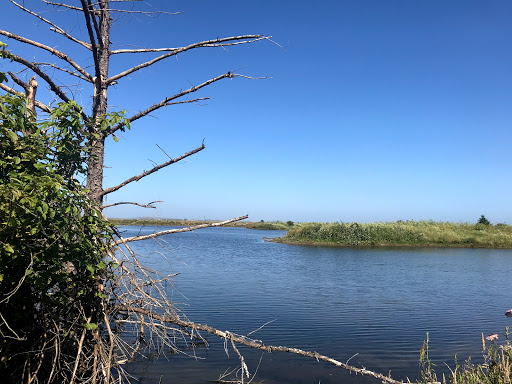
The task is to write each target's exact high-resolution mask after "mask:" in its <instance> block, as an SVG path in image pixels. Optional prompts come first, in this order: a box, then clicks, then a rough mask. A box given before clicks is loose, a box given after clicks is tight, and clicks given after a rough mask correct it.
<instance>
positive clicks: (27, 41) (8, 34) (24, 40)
mask: <svg viewBox="0 0 512 384" xmlns="http://www.w3.org/2000/svg"><path fill="white" fill-rule="evenodd" d="M0 35H4V36H6V37H8V38H10V39H14V40H17V41H19V42H21V43H25V44H30V45H33V46H34V47H37V48H41V49H44V50H45V51H48V52H50V53H51V54H52V55H55V56H57V57H58V58H59V59H61V60H64V61H65V62H66V63H68V64H69V65H71V66H72V67H73V68H75V69H76V70H77V71H78V72H80V73H81V74H82V75H83V76H84V77H85V78H86V79H85V80H86V81H89V82H92V76H91V75H90V74H89V73H87V72H86V71H85V70H84V69H83V68H82V67H80V66H79V65H78V64H77V63H76V62H75V61H74V60H72V59H71V58H70V57H69V56H68V55H67V54H65V53H64V52H61V51H59V50H58V49H55V48H52V47H49V46H47V45H45V44H41V43H38V42H37V41H33V40H30V39H27V38H25V37H22V36H18V35H15V34H14V33H11V32H8V31H4V30H0Z"/></svg>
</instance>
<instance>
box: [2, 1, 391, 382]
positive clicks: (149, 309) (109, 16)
mask: <svg viewBox="0 0 512 384" xmlns="http://www.w3.org/2000/svg"><path fill="white" fill-rule="evenodd" d="M9 1H10V3H11V4H12V5H13V6H15V7H17V8H18V9H19V10H20V11H22V12H26V13H28V14H30V15H32V16H33V17H35V18H37V19H38V20H39V21H40V22H41V23H44V24H46V25H48V26H49V28H50V30H51V31H53V32H55V33H56V34H58V35H60V36H61V37H63V38H65V39H68V40H70V41H71V42H73V43H75V44H77V45H78V46H79V47H80V48H81V49H82V48H83V49H86V50H87V51H88V52H90V57H91V61H92V66H91V67H92V69H93V70H92V71H90V70H89V67H86V66H83V65H81V64H79V63H78V61H77V60H74V59H73V58H72V57H71V54H70V53H66V52H62V51H60V50H58V49H56V48H53V47H51V46H49V45H47V44H44V43H41V42H38V41H35V40H33V39H30V38H27V37H24V36H21V35H19V34H17V33H13V32H10V31H5V30H0V35H3V36H5V37H7V38H9V39H13V40H16V41H17V42H19V43H22V44H27V45H30V46H32V47H35V48H38V49H40V50H42V51H46V52H48V53H50V54H52V55H53V56H55V57H56V58H57V59H58V61H57V62H55V63H42V62H40V63H35V62H32V61H29V60H28V59H26V58H23V57H21V56H18V55H16V54H12V55H11V59H12V61H14V62H16V63H18V64H19V65H21V66H22V67H24V68H25V69H26V70H28V71H29V73H33V74H34V76H33V77H32V79H31V80H30V81H29V83H28V84H27V83H25V82H23V81H22V80H20V79H19V78H18V77H17V76H16V74H14V73H12V72H11V73H9V75H10V76H11V78H12V79H13V81H14V82H15V83H16V84H17V85H18V86H19V87H21V88H22V89H23V92H21V91H18V90H16V89H14V88H12V87H9V86H6V85H4V84H0V89H2V90H3V91H4V92H8V93H12V94H24V95H26V96H27V98H28V99H29V100H30V101H29V109H30V110H32V113H33V115H34V116H35V115H36V114H35V108H38V109H40V110H42V111H43V112H46V113H49V112H50V111H51V106H49V105H46V104H45V103H43V102H41V101H38V100H37V99H36V98H35V91H36V87H37V82H36V76H38V78H39V79H41V80H42V81H43V82H44V83H45V84H46V86H47V87H48V88H49V89H50V90H51V92H52V93H53V94H54V96H55V98H56V99H58V100H61V101H63V102H69V101H71V100H72V96H69V95H68V93H67V92H66V91H65V90H64V87H62V86H60V85H59V84H60V83H58V82H57V80H56V79H54V78H52V77H50V76H49V75H48V73H47V69H48V68H51V69H56V70H58V71H59V73H60V74H62V76H69V77H71V78H73V79H75V80H78V81H79V82H81V83H88V84H92V86H93V94H92V107H91V110H90V111H89V112H82V117H83V119H84V121H86V122H87V125H86V126H87V129H88V130H89V132H90V133H91V134H93V135H94V137H95V138H94V139H93V140H92V142H91V143H90V145H91V147H92V153H91V156H90V158H89V160H88V164H87V165H88V167H87V168H88V174H87V187H88V189H89V190H90V198H91V199H92V200H94V201H95V202H96V203H97V205H98V207H101V208H106V207H110V206H114V205H119V204H132V205H137V206H140V207H144V208H154V205H153V203H155V202H152V203H148V204H141V203H137V202H118V203H114V204H110V205H103V198H104V197H105V196H106V195H108V194H110V193H113V192H115V191H118V190H119V189H121V188H123V187H124V186H126V185H128V184H129V183H131V182H133V181H138V180H140V179H142V178H144V177H146V176H149V175H151V174H153V173H155V172H157V171H160V170H162V169H163V168H166V167H168V166H170V165H171V164H175V163H177V162H179V161H181V160H183V159H185V158H187V157H189V156H192V155H194V154H196V153H198V152H200V151H202V150H203V149H204V148H205V145H204V143H203V144H202V145H201V146H199V147H197V148H195V149H193V150H190V151H188V152H186V153H184V154H183V155H181V156H178V157H176V158H170V157H169V160H168V161H166V162H164V163H162V164H159V165H155V166H154V167H153V168H152V169H150V170H148V171H145V172H143V173H141V174H139V175H134V176H132V177H130V178H128V179H126V180H125V181H123V182H121V183H119V184H118V185H115V186H110V187H108V188H104V187H103V179H104V178H103V168H104V152H105V140H106V139H107V138H108V137H109V136H111V135H114V134H115V133H116V132H117V131H118V130H123V129H125V128H126V127H127V125H129V124H130V123H133V122H135V121H137V120H139V119H141V118H144V117H146V116H148V115H149V114H150V113H153V112H155V111H157V110H159V109H161V108H163V107H167V106H171V105H180V104H186V103H193V102H197V101H199V100H206V99H208V98H206V97H197V98H194V99H190V100H187V99H186V97H187V96H188V95H191V94H193V93H195V92H197V91H199V90H201V89H203V88H206V87H208V86H210V85H212V84H214V83H216V82H219V81H222V80H224V79H233V78H237V77H242V78H251V77H249V76H245V75H243V74H239V73H234V72H231V71H227V72H225V73H221V74H219V75H217V76H215V77H212V78H209V79H206V80H204V81H203V82H202V83H200V84H197V85H194V86H191V87H190V88H188V89H185V90H180V91H179V92H176V93H174V94H171V95H168V96H166V97H165V98H163V99H162V100H161V101H159V102H156V103H154V104H152V105H149V106H146V107H144V109H142V110H141V111H140V112H138V113H135V114H134V115H132V116H129V117H127V118H126V119H125V120H124V121H122V122H120V123H118V124H116V125H115V126H112V127H109V128H108V129H104V128H102V124H101V123H102V118H103V117H104V116H105V115H106V114H107V112H108V111H109V106H108V91H109V88H110V87H111V86H113V85H114V84H117V83H119V82H121V81H123V80H124V79H125V78H126V77H127V76H128V75H130V74H133V73H135V72H138V71H141V70H143V69H145V68H148V67H151V66H152V65H154V64H156V63H158V62H160V61H163V60H167V59H169V58H171V57H174V56H176V55H178V54H184V53H186V52H189V51H193V50H197V49H200V48H219V47H221V48H222V47H229V46H239V45H245V44H251V43H255V42H258V41H261V40H269V39H270V37H268V36H263V35H259V34H247V35H236V36H228V37H220V38H215V39H206V40H203V41H199V42H196V43H192V44H188V45H184V46H178V47H163V48H138V49H112V48H111V44H112V43H111V35H110V31H111V26H112V20H113V15H115V14H133V13H139V14H142V15H146V16H154V15H155V13H153V12H147V11H144V10H137V9H133V8H131V9H130V8H129V7H130V6H133V3H137V2H138V0H96V1H91V0H80V1H79V3H77V2H75V3H73V4H67V3H65V2H54V1H48V0H42V2H43V3H45V4H47V5H49V6H51V7H55V8H58V9H64V10H66V11H69V12H76V13H78V14H79V15H80V17H81V18H82V19H83V22H84V24H85V27H86V28H85V30H86V31H87V38H86V39H82V38H79V37H75V36H72V34H71V33H69V32H67V31H66V30H65V29H64V28H62V27H60V26H58V25H57V24H56V23H54V22H52V21H51V20H49V19H47V18H45V17H43V16H41V15H40V14H38V13H37V12H34V11H33V10H30V9H28V8H27V7H25V5H24V2H23V3H22V4H20V3H18V2H16V1H14V0H9ZM113 3H116V8H113V7H112V4H113ZM167 14H172V13H170V12H163V11H162V12H157V13H156V15H167ZM147 53H160V55H159V56H157V57H155V58H152V59H149V60H146V59H144V58H141V60H140V63H139V64H137V65H135V66H133V67H131V68H127V69H125V70H123V71H121V72H119V73H116V74H111V73H110V72H109V69H110V58H111V57H112V56H113V55H124V54H135V55H139V56H140V55H145V54H147ZM245 218H247V216H240V217H237V218H233V219H230V220H226V221H222V222H218V223H208V224H203V225H197V226H192V227H188V228H183V229H171V230H167V231H161V232H158V233H155V234H151V235H147V236H136V237H131V238H126V239H125V238H123V237H122V236H121V235H120V234H119V233H117V240H115V241H113V243H112V244H110V247H109V250H108V251H107V254H106V255H105V257H106V259H107V260H108V261H111V262H112V268H113V270H112V274H113V275H112V276H115V278H111V279H106V280H98V281H97V290H98V293H99V294H100V295H103V296H104V297H106V298H108V299H105V300H103V301H102V302H101V305H102V311H101V312H100V313H98V312H96V313H94V314H92V313H88V312H87V311H86V310H84V314H83V315H84V317H85V318H86V319H87V322H86V323H87V324H89V323H91V321H93V322H94V321H95V322H98V323H100V324H102V327H101V328H98V329H88V328H84V329H83V332H82V333H81V334H80V335H76V346H77V349H76V355H75V356H72V359H71V360H69V359H68V360H65V359H63V358H62V359H61V358H60V356H62V354H63V353H64V351H61V350H60V349H59V348H60V344H59V340H58V337H57V336H55V337H51V338H49V339H48V340H45V341H44V345H43V348H42V350H41V353H42V354H44V353H45V351H46V350H55V354H54V356H55V359H54V367H55V369H66V370H67V371H68V372H69V373H70V374H69V375H68V377H70V380H69V382H70V383H75V382H84V383H111V382H113V378H112V373H111V371H112V370H116V371H117V376H118V377H120V378H121V379H123V378H124V379H126V380H127V381H129V375H127V374H126V372H125V371H124V369H123V365H124V364H125V363H127V362H128V361H130V360H132V359H133V358H134V357H135V356H137V355H139V354H142V353H143V351H144V350H145V349H146V348H147V347H151V348H153V349H157V350H159V349H161V348H164V347H165V348H169V349H171V350H174V351H180V349H179V347H178V341H179V340H180V341H183V342H186V343H190V342H198V341H199V342H206V341H205V339H204V338H203V336H202V335H201V333H200V332H206V333H209V334H213V335H215V336H217V337H219V338H221V339H223V340H224V341H225V343H226V344H227V343H228V342H229V343H230V344H231V347H232V348H233V350H234V351H235V352H236V354H237V355H238V356H239V358H240V362H241V369H242V373H243V374H246V375H248V374H249V371H248V367H247V365H246V363H245V361H244V358H243V356H242V355H241V354H240V352H239V350H238V349H237V347H236V344H241V345H246V346H249V347H253V348H256V349H259V350H262V351H267V352H275V351H281V352H288V353H293V354H298V355H302V356H306V357H310V358H314V359H317V360H324V361H327V362H329V363H332V364H334V365H336V366H339V367H341V368H344V369H347V370H349V371H352V372H356V373H360V374H364V375H369V376H373V377H375V378H377V379H379V380H381V381H384V382H387V383H391V384H398V383H399V382H398V381H395V380H393V379H391V378H390V377H387V376H384V375H381V374H378V373H375V372H371V371H368V370H366V369H361V368H356V367H352V366H350V365H348V364H346V363H342V362H340V361H337V360H335V359H332V358H329V357H327V356H324V355H321V354H318V353H316V352H308V351H303V350H300V349H296V348H289V347H282V346H271V345H266V344H263V343H262V342H261V341H258V340H254V339H251V338H250V337H249V335H245V336H244V335H236V334H234V333H230V332H227V331H219V330H217V329H215V328H213V327H210V326H207V325H201V324H196V323H194V322H191V321H189V320H188V319H187V318H186V316H185V315H184V314H183V313H181V312H179V311H178V310H177V309H176V307H175V306H174V304H173V303H172V302H171V301H170V300H169V299H168V297H167V294H166V292H165V284H166V283H170V284H172V279H173V278H174V277H175V274H168V275H163V276H162V275H161V273H159V272H158V271H153V270H151V269H149V268H147V266H145V265H144V263H142V262H141V261H140V259H139V256H138V255H136V254H135V253H134V252H133V251H132V249H131V248H130V247H129V245H128V243H129V242H133V241H138V240H153V241H157V239H158V237H159V236H162V235H165V234H170V233H176V232H184V231H190V230H194V229H198V228H204V227H216V226H221V225H225V224H228V223H230V222H234V221H238V220H243V219H245ZM92 316H96V318H95V319H93V318H92ZM127 331H129V332H131V334H132V335H134V334H135V335H137V337H135V340H134V339H133V338H129V339H127V338H126V337H124V336H125V333H124V332H127ZM52 334H54V335H58V332H54V333H52ZM41 361H42V360H41ZM84 367H85V368H84ZM29 368H30V367H29ZM36 368H37V367H36ZM38 369H39V368H37V369H36V370H35V372H37V371H38ZM28 372H34V369H32V370H30V369H29V371H28ZM57 377H58V376H57V375H56V374H55V372H54V370H53V368H52V371H51V374H50V379H55V380H58V379H57ZM60 379H62V376H60ZM26 381H27V382H28V383H29V382H35V381H36V378H35V376H34V377H32V376H30V375H29V377H28V378H27V380H26ZM50 381H51V380H50Z"/></svg>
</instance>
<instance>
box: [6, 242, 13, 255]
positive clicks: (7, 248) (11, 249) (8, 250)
mask: <svg viewBox="0 0 512 384" xmlns="http://www.w3.org/2000/svg"><path fill="white" fill-rule="evenodd" d="M4 249H5V251H6V252H7V253H14V249H13V248H12V247H11V245H10V244H4Z"/></svg>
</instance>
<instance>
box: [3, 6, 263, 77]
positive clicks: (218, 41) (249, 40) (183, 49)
mask: <svg viewBox="0 0 512 384" xmlns="http://www.w3.org/2000/svg"><path fill="white" fill-rule="evenodd" d="M11 1H12V0H11ZM82 1H83V0H82ZM262 38H264V36H262V35H240V36H232V37H224V38H222V39H214V40H205V41H201V42H199V43H194V44H190V45H187V46H186V47H181V48H177V49H175V50H174V51H172V52H169V53H166V54H164V55H161V56H158V57H156V58H154V59H153V60H149V61H146V62H145V63H142V64H139V65H136V66H135V67H132V68H130V69H127V70H126V71H124V72H121V73H119V74H117V75H115V76H112V77H110V78H108V80H107V83H108V84H111V83H112V82H114V81H116V80H118V79H120V78H122V77H125V76H128V75H129V74H131V73H133V72H135V71H138V70H139V69H142V68H146V67H149V66H150V65H152V64H155V63H157V62H159V61H160V60H163V59H166V58H168V57H171V56H175V55H177V54H178V53H182V52H186V51H188V50H190V49H194V48H200V47H205V46H209V45H211V44H221V43H224V42H233V41H239V40H244V41H243V42H241V43H243V44H247V43H252V42H254V41H257V40H261V39H262Z"/></svg>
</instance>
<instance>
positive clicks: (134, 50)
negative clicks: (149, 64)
mask: <svg viewBox="0 0 512 384" xmlns="http://www.w3.org/2000/svg"><path fill="white" fill-rule="evenodd" d="M265 39H270V36H269V37H263V36H262V37H260V38H258V39H253V40H251V41H236V42H234V43H215V44H206V45H203V46H202V47H230V46H232V45H239V44H247V43H254V42H256V41H259V40H265ZM177 49H181V48H176V47H174V48H138V49H115V50H113V51H110V54H111V55H115V54H118V53H148V52H170V51H175V50H177Z"/></svg>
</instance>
